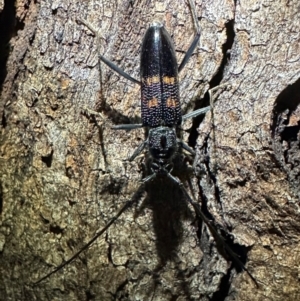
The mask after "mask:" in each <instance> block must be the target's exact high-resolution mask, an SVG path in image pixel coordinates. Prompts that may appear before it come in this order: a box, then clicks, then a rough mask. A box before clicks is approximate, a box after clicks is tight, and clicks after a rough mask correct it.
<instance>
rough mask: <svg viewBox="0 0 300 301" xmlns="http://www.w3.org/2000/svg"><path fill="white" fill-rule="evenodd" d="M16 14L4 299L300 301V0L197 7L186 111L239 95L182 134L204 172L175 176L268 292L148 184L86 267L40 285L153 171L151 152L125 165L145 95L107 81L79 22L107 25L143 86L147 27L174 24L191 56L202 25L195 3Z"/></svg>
mask: <svg viewBox="0 0 300 301" xmlns="http://www.w3.org/2000/svg"><path fill="white" fill-rule="evenodd" d="M6 5H7V6H8V5H9V4H6ZM10 8H11V9H10V10H9V9H7V8H5V7H4V9H3V11H2V14H10V15H9V16H8V17H10V18H11V19H14V21H15V22H12V23H10V28H8V34H11V36H10V37H11V38H10V40H9V48H8V49H9V56H8V57H7V59H6V61H4V62H3V65H2V66H1V68H4V69H3V70H5V71H6V72H4V73H3V74H4V76H2V78H3V84H2V90H1V98H0V101H1V102H0V112H1V118H2V119H1V120H2V122H1V136H0V169H1V172H0V205H1V206H0V209H1V214H0V300H1V301H2V300H3V301H4V300H5V301H6V300H13V301H15V300H101V301H104V300H144V301H145V300H153V301H154V300H178V301H179V300H180V301H182V300H201V301H202V300H203V301H204V300H217V301H221V300H226V301H229V300H239V301H242V300H243V301H246V300H251V301H256V300H257V301H261V300H263V301H265V300H272V301H277V300H280V301H282V300H285V301H286V300H291V301H295V300H299V299H300V290H299V261H300V253H299V252H300V243H299V229H300V218H299V197H300V192H299V121H300V111H299V109H297V106H298V104H299V102H300V94H299V91H300V49H299V45H300V43H299V42H300V41H299V33H300V28H299V27H300V23H299V18H300V13H299V11H300V7H299V3H298V1H297V0H294V1H288V2H287V1H274V2H272V1H267V0H265V1H237V2H234V1H196V10H197V15H198V17H199V18H200V19H199V20H200V26H201V39H200V43H199V46H198V47H197V50H196V51H195V54H194V55H193V56H192V59H191V61H190V62H189V63H188V65H187V66H186V68H185V69H184V70H183V72H182V73H181V74H180V80H181V86H180V87H181V101H182V108H183V111H184V112H187V111H191V110H193V109H195V108H198V107H199V106H201V105H205V104H207V102H208V97H207V93H206V92H207V91H208V89H209V88H213V87H215V86H217V85H218V84H227V86H226V87H225V88H222V89H220V90H218V91H217V92H219V93H217V95H216V100H215V105H214V118H213V120H212V118H211V114H210V113H209V114H207V116H206V117H205V118H204V120H203V121H202V122H201V123H200V120H196V121H194V122H191V121H189V122H187V123H186V124H185V125H184V126H183V129H184V131H183V137H184V140H185V141H186V142H188V141H190V145H191V146H196V150H197V157H196V162H195V165H194V167H195V176H192V175H191V174H190V172H189V170H190V167H191V162H186V164H185V165H186V166H185V167H186V169H181V170H180V171H178V170H177V171H176V170H175V173H176V172H177V174H179V175H180V177H181V178H182V179H183V180H184V183H185V184H186V187H188V188H189V192H190V194H191V195H192V196H193V198H194V199H195V200H196V201H198V202H199V203H200V202H202V204H203V206H204V208H206V210H208V211H209V212H210V218H211V219H213V220H214V221H215V222H216V223H217V224H218V225H220V226H222V227H223V228H224V229H225V230H226V231H227V232H228V233H229V234H231V235H232V237H231V238H229V241H230V240H231V241H232V242H234V243H235V246H233V247H234V250H235V251H236V252H237V254H238V255H240V256H242V259H243V260H245V261H246V266H247V268H248V270H249V271H250V272H251V273H252V275H253V276H254V277H255V279H256V280H257V282H258V283H259V288H256V287H255V284H254V283H253V281H252V280H251V279H250V277H249V276H248V275H247V274H246V273H245V272H238V273H237V271H236V270H235V269H234V268H233V267H232V264H231V262H230V261H227V260H226V258H224V257H223V256H222V255H220V252H219V251H220V250H217V248H216V246H215V242H214V240H213V238H212V237H211V235H210V233H209V231H207V229H206V228H205V227H204V228H203V229H202V228H201V225H200V224H199V223H198V222H197V221H196V220H195V214H194V212H193V210H192V208H189V207H188V206H187V205H186V204H185V202H184V200H183V198H182V196H181V194H180V191H179V189H178V188H177V187H174V186H173V185H172V184H171V183H169V182H168V181H165V182H161V181H155V182H153V183H151V184H150V185H148V187H147V192H145V193H144V194H143V195H142V196H141V198H140V202H139V203H138V204H137V206H136V207H134V208H131V209H130V210H128V211H127V212H125V213H124V214H123V215H122V216H121V217H120V219H119V220H118V221H117V222H116V223H115V224H114V225H113V226H112V227H111V228H110V229H109V230H108V231H107V232H106V233H105V234H104V235H103V236H102V237H101V238H100V239H98V240H97V242H96V243H95V244H94V245H93V246H92V247H91V248H90V249H89V250H88V251H86V252H84V254H82V255H81V256H80V258H78V259H77V260H76V261H75V262H73V263H71V264H70V265H69V266H67V267H66V268H64V269H63V270H61V271H59V272H58V273H56V274H54V275H52V276H51V277H50V278H48V279H46V280H45V281H43V282H42V283H40V284H38V285H36V286H33V285H32V283H33V282H35V281H37V280H38V279H39V278H41V277H42V276H44V275H45V274H46V273H48V272H50V271H51V270H52V269H53V268H54V267H55V266H57V265H59V264H60V263H62V262H63V261H64V260H67V259H68V258H69V257H71V256H72V254H74V253H75V251H77V250H78V249H80V247H81V246H83V245H84V244H85V243H86V242H87V241H88V240H89V239H90V238H91V237H92V236H93V235H94V233H95V232H96V230H97V229H100V228H101V227H103V226H104V225H105V224H106V223H107V221H108V220H109V219H110V218H111V217H112V216H114V214H116V213H117V211H118V209H119V208H120V207H121V206H122V205H123V204H124V203H125V202H126V201H127V200H129V199H131V197H132V196H133V194H134V193H135V192H136V191H137V189H138V187H139V180H140V179H142V178H143V177H144V176H145V173H144V166H143V162H144V158H143V157H141V158H138V159H136V160H135V161H134V162H131V163H128V162H126V161H125V159H126V158H127V157H128V155H130V154H132V153H133V151H134V149H135V148H136V147H137V146H138V145H139V144H140V143H141V142H142V141H143V139H144V133H143V130H142V129H141V130H135V131H131V132H125V131H112V130H111V129H110V127H111V126H112V125H114V124H120V123H126V122H128V123H129V122H131V123H136V122H138V121H139V118H140V91H139V87H138V86H137V85H134V84H133V83H131V82H128V81H127V80H126V79H123V78H120V77H119V76H118V75H116V74H115V73H114V72H112V71H111V70H110V69H109V68H108V67H106V66H105V65H104V64H101V65H100V70H101V72H100V73H99V67H98V57H97V47H96V40H95V37H94V36H93V35H92V34H91V33H90V31H89V30H88V29H87V28H85V27H84V26H82V25H79V24H78V23H77V22H76V20H77V19H79V18H80V19H84V20H87V21H88V22H90V23H92V24H93V25H94V27H96V28H99V30H100V32H101V34H102V35H103V39H102V40H101V47H100V48H101V53H102V54H103V55H105V57H107V58H108V59H110V60H112V61H114V62H115V63H116V64H118V65H119V66H120V67H121V68H123V69H124V70H125V71H126V72H128V73H129V74H130V75H132V76H134V77H135V78H139V51H140V46H141V41H142V37H143V34H144V32H145V30H146V28H147V27H148V25H149V23H150V22H152V21H154V20H159V21H162V22H164V24H165V26H166V28H167V30H168V31H169V32H170V34H171V35H172V37H173V39H174V41H175V45H176V50H177V56H178V60H179V61H180V60H181V59H182V57H183V54H184V51H186V50H187V49H188V46H189V43H190V42H191V41H192V39H193V35H194V30H193V24H192V20H191V16H190V11H189V7H188V5H187V3H186V2H185V1H182V0H178V1H149V0H141V1H104V0H103V1H75V0H74V1H67V0H59V1H57V0H53V1H37V2H34V1H16V4H15V9H13V8H12V7H10ZM2 24H3V22H2ZM2 24H1V28H3V26H2ZM8 37H9V36H8V35H7V39H8ZM3 41H4V42H5V43H6V41H5V39H3ZM4 42H1V43H4ZM5 45H6V44H5ZM1 47H2V48H3V45H1ZM2 48H1V49H2ZM2 61H3V60H2ZM2 61H1V62H2ZM85 108H89V109H92V110H97V111H99V112H101V114H102V116H103V119H101V118H100V117H98V116H96V117H95V116H92V115H89V114H87V113H85V110H84V109H85ZM196 138H197V140H196Z"/></svg>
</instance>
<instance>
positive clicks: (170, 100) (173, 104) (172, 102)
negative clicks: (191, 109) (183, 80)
mask: <svg viewBox="0 0 300 301" xmlns="http://www.w3.org/2000/svg"><path fill="white" fill-rule="evenodd" d="M166 104H167V107H168V108H174V107H176V100H175V99H174V98H172V97H169V98H168V99H167V102H166Z"/></svg>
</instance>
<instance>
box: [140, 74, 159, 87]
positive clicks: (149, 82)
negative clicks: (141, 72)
mask: <svg viewBox="0 0 300 301" xmlns="http://www.w3.org/2000/svg"><path fill="white" fill-rule="evenodd" d="M143 82H144V84H146V85H147V86H151V85H152V84H157V83H159V76H157V75H155V76H151V77H146V78H143Z"/></svg>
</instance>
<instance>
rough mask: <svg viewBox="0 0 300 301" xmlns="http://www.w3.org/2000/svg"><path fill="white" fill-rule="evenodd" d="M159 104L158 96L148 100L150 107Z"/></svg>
mask: <svg viewBox="0 0 300 301" xmlns="http://www.w3.org/2000/svg"><path fill="white" fill-rule="evenodd" d="M157 106H158V100H157V98H155V97H153V98H151V99H150V100H148V108H154V107H157Z"/></svg>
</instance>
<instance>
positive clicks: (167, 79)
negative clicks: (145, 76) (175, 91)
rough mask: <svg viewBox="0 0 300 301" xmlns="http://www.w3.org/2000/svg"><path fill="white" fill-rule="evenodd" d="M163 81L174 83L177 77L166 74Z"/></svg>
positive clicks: (168, 83)
mask: <svg viewBox="0 0 300 301" xmlns="http://www.w3.org/2000/svg"><path fill="white" fill-rule="evenodd" d="M163 83H164V84H167V85H174V84H175V83H176V78H175V77H170V76H164V77H163Z"/></svg>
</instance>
